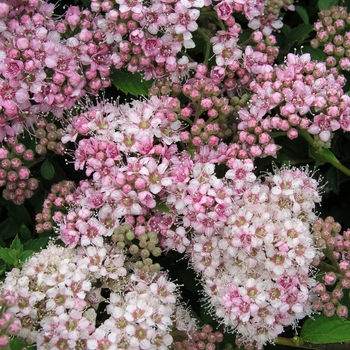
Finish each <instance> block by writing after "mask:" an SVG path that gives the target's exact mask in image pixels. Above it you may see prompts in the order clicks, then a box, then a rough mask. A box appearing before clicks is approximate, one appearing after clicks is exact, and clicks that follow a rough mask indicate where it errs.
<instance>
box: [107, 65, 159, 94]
mask: <svg viewBox="0 0 350 350" xmlns="http://www.w3.org/2000/svg"><path fill="white" fill-rule="evenodd" d="M111 79H112V82H113V85H114V86H115V87H116V88H117V89H119V90H121V91H122V92H124V93H125V94H131V95H133V96H148V90H149V88H150V87H151V86H152V84H153V81H151V80H144V79H143V78H142V77H141V75H140V74H139V73H131V72H128V71H122V70H114V71H113V73H112V74H111Z"/></svg>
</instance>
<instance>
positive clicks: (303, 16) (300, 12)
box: [295, 6, 310, 24]
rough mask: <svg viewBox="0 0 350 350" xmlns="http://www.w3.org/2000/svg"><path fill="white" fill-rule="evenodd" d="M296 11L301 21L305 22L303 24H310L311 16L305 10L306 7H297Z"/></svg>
mask: <svg viewBox="0 0 350 350" xmlns="http://www.w3.org/2000/svg"><path fill="white" fill-rule="evenodd" d="M295 11H296V12H297V14H298V15H299V16H300V17H301V19H302V20H303V22H304V23H305V24H309V23H310V22H309V15H308V14H307V12H306V10H305V9H304V7H301V6H295Z"/></svg>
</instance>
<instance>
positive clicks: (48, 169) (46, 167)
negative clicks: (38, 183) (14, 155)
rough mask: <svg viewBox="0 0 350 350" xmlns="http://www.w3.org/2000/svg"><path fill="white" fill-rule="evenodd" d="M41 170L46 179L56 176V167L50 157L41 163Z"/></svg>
mask: <svg viewBox="0 0 350 350" xmlns="http://www.w3.org/2000/svg"><path fill="white" fill-rule="evenodd" d="M40 172H41V175H42V176H43V178H45V179H46V180H50V179H52V178H53V177H54V176H55V168H54V167H53V165H52V164H51V163H50V161H49V160H48V159H46V160H45V162H44V163H43V164H41V167H40Z"/></svg>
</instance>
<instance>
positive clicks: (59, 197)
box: [35, 180, 74, 233]
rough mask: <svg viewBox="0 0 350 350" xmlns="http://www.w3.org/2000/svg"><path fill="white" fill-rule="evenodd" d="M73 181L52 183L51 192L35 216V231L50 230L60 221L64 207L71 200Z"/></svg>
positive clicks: (64, 211)
mask: <svg viewBox="0 0 350 350" xmlns="http://www.w3.org/2000/svg"><path fill="white" fill-rule="evenodd" d="M73 189H74V182H73V181H65V180H64V181H61V182H59V183H57V184H54V185H52V187H51V192H50V193H49V194H48V196H47V197H46V199H45V201H44V203H43V210H42V212H41V213H38V214H37V215H36V216H35V221H36V222H37V225H36V227H35V229H36V232H38V233H43V232H44V231H49V232H50V231H52V230H53V226H54V224H55V223H57V222H61V220H62V218H63V215H64V213H66V209H65V208H66V207H67V206H68V205H69V204H71V202H72V192H73Z"/></svg>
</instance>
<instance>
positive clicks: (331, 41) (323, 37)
mask: <svg viewBox="0 0 350 350" xmlns="http://www.w3.org/2000/svg"><path fill="white" fill-rule="evenodd" d="M318 17H319V21H317V22H316V23H315V24H314V30H315V31H316V32H317V34H316V38H315V39H313V40H312V41H311V45H312V47H313V48H319V47H320V48H322V49H323V52H325V53H326V54H327V56H328V57H327V59H326V65H327V67H328V68H330V69H331V70H332V68H333V67H336V68H337V69H341V70H349V69H350V50H349V49H350V32H349V31H346V30H345V28H346V27H347V25H348V24H349V23H350V14H349V13H348V12H347V10H346V8H345V7H342V6H333V7H331V8H330V9H329V10H323V11H321V12H319V14H318Z"/></svg>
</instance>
